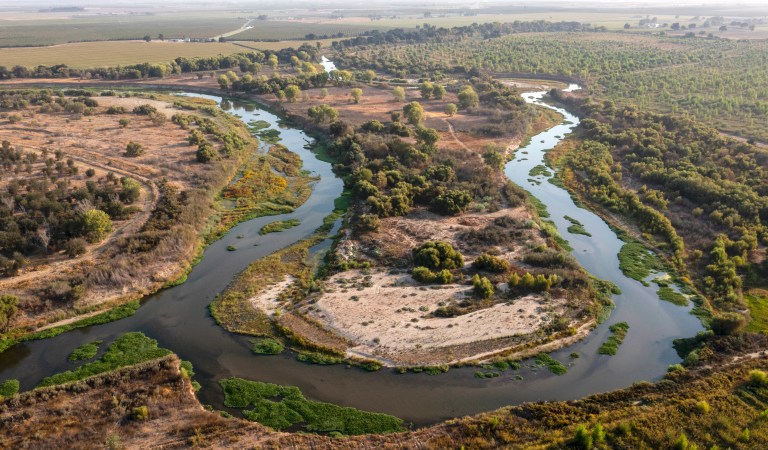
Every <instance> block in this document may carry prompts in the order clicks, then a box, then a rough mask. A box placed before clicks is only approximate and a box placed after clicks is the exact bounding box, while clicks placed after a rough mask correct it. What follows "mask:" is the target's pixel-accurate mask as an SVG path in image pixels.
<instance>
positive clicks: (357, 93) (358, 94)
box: [349, 88, 363, 103]
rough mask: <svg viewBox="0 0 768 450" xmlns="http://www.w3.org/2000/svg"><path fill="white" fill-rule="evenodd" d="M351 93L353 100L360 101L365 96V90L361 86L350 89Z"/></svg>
mask: <svg viewBox="0 0 768 450" xmlns="http://www.w3.org/2000/svg"><path fill="white" fill-rule="evenodd" d="M349 94H350V95H351V96H352V101H353V102H355V103H360V99H361V98H363V90H362V89H360V88H353V89H350V91H349Z"/></svg>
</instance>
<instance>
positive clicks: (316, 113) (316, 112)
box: [307, 104, 339, 124]
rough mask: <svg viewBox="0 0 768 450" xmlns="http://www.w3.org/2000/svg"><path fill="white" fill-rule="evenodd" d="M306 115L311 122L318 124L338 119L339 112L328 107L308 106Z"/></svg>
mask: <svg viewBox="0 0 768 450" xmlns="http://www.w3.org/2000/svg"><path fill="white" fill-rule="evenodd" d="M307 114H308V115H309V118H310V119H312V121H313V122H315V123H317V124H320V123H323V122H333V121H334V120H336V119H337V118H338V117H339V112H338V111H337V110H336V109H335V108H333V107H332V106H330V105H327V104H322V105H315V106H310V107H309V109H307Z"/></svg>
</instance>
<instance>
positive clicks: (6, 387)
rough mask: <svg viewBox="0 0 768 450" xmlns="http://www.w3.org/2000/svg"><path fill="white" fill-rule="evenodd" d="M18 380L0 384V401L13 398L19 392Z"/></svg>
mask: <svg viewBox="0 0 768 450" xmlns="http://www.w3.org/2000/svg"><path fill="white" fill-rule="evenodd" d="M19 386H20V385H19V380H16V379H13V378H12V379H10V380H5V381H3V382H2V383H0V399H3V398H8V397H13V396H14V395H16V393H18V392H19Z"/></svg>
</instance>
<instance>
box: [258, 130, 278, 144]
mask: <svg viewBox="0 0 768 450" xmlns="http://www.w3.org/2000/svg"><path fill="white" fill-rule="evenodd" d="M256 136H258V137H259V139H261V140H262V141H263V142H266V143H267V144H273V145H274V144H277V143H278V142H280V131H278V130H275V129H272V128H270V129H268V130H262V131H258V132H257V133H256Z"/></svg>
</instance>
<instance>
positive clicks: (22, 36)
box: [0, 15, 247, 47]
mask: <svg viewBox="0 0 768 450" xmlns="http://www.w3.org/2000/svg"><path fill="white" fill-rule="evenodd" d="M246 20H247V19H245V18H235V17H216V16H214V17H212V18H209V17H203V16H197V15H193V16H183V15H182V16H175V17H172V18H171V17H163V16H160V17H157V16H122V17H99V18H66V19H56V20H0V47H21V46H40V45H54V44H66V43H69V42H83V41H108V40H129V39H141V38H143V37H144V36H145V35H149V36H152V38H153V39H156V38H157V37H158V35H159V34H161V33H162V34H163V35H164V37H166V38H182V37H190V38H206V37H213V36H217V35H220V34H222V33H226V32H228V31H232V30H236V29H237V28H239V27H240V26H242V25H243V24H244V23H245V21H246Z"/></svg>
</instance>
